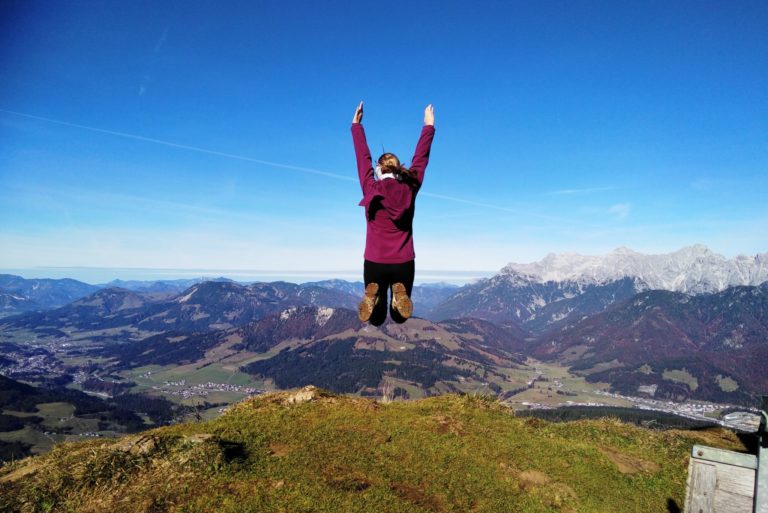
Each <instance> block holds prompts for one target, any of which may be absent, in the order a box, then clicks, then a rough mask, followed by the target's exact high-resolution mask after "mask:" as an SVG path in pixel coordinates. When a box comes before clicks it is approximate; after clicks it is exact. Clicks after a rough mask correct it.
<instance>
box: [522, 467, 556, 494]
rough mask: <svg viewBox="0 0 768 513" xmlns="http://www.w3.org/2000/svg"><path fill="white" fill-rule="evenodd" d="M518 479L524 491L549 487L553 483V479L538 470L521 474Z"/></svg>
mask: <svg viewBox="0 0 768 513" xmlns="http://www.w3.org/2000/svg"><path fill="white" fill-rule="evenodd" d="M517 477H518V479H520V487H521V488H522V489H523V490H530V489H531V488H535V487H539V486H544V485H548V484H549V483H551V482H552V478H551V477H549V476H548V475H546V474H545V473H544V472H539V471H538V470H525V471H523V472H520V473H519V474H518V475H517Z"/></svg>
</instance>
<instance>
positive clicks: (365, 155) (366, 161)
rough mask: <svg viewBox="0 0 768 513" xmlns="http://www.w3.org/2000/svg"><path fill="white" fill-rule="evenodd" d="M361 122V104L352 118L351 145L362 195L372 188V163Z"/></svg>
mask: <svg viewBox="0 0 768 513" xmlns="http://www.w3.org/2000/svg"><path fill="white" fill-rule="evenodd" d="M362 120H363V102H360V105H358V106H357V109H355V115H354V116H352V143H353V144H354V146H355V159H356V160H357V176H358V178H359V179H360V188H361V189H362V190H363V195H365V194H366V192H367V191H368V189H369V188H370V187H373V183H374V179H373V161H372V159H371V150H369V149H368V142H367V141H366V139H365V130H363V125H361V124H360V122H361V121H362Z"/></svg>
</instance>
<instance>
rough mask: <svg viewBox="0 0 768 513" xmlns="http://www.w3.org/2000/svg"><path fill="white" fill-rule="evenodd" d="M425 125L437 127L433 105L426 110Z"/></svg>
mask: <svg viewBox="0 0 768 513" xmlns="http://www.w3.org/2000/svg"><path fill="white" fill-rule="evenodd" d="M360 105H362V103H360ZM424 124H425V125H429V126H435V108H434V107H433V106H432V104H431V103H430V104H429V105H427V108H426V109H424Z"/></svg>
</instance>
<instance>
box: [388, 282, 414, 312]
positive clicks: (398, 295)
mask: <svg viewBox="0 0 768 513" xmlns="http://www.w3.org/2000/svg"><path fill="white" fill-rule="evenodd" d="M392 308H393V309H394V310H395V311H396V312H397V313H399V314H400V315H402V316H403V319H408V318H409V317H410V316H411V314H412V313H413V302H412V301H411V298H409V297H408V292H407V291H406V290H405V285H403V284H402V283H400V282H398V283H395V284H393V285H392Z"/></svg>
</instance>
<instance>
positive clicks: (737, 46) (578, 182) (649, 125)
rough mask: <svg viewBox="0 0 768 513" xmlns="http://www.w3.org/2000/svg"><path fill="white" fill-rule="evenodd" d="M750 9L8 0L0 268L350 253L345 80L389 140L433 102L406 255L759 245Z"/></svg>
mask: <svg viewBox="0 0 768 513" xmlns="http://www.w3.org/2000/svg"><path fill="white" fill-rule="evenodd" d="M767 27H768V3H766V2H764V1H753V2H750V1H743V2H733V1H724V2H707V1H695V2H669V1H658V2H655V1H637V2H582V1H571V2H555V1H544V2H466V1H460V2H459V1H440V2H436V1H435V2H418V1H416V2H413V1H409V2H375V3H374V2H360V1H349V2H342V1H339V2H316V1H296V2H280V1H250V2H246V1H243V2H229V1H221V2H203V1H192V2H156V1H152V2H139V1H131V2H117V1H100V2H80V1H50V2H40V1H35V0H31V1H28V0H19V1H4V2H2V4H1V5H0V69H2V75H1V76H0V109H2V110H1V111H0V248H2V249H1V250H0V268H1V269H19V268H30V267H40V266H43V267H45V266H61V267H118V268H126V267H129V268H163V269H179V270H184V269H195V270H199V269H215V270H222V271H226V270H235V269H240V270H243V269H260V270H272V271H293V272H295V271H326V270H329V271H333V272H337V273H339V274H340V273H341V271H352V272H353V273H355V272H357V270H358V269H361V267H362V251H363V246H364V236H365V221H364V217H363V213H362V209H361V208H360V207H358V206H357V202H358V201H359V199H360V191H359V187H358V185H357V184H356V182H355V168H354V157H353V153H352V145H351V138H350V135H349V123H350V120H351V117H352V114H353V111H354V108H355V105H356V104H357V102H359V101H360V100H364V101H365V105H366V113H365V119H364V124H365V125H366V129H367V133H368V138H369V143H370V145H371V147H372V150H373V152H374V153H378V152H379V151H380V149H381V147H382V145H383V146H384V147H385V148H386V150H387V151H393V152H395V153H397V154H399V155H400V156H401V158H402V159H403V160H405V161H406V162H407V161H409V160H410V156H411V152H412V151H413V148H414V146H415V143H416V138H417V136H418V133H419V130H420V126H421V123H422V112H423V109H424V107H425V106H426V105H427V104H428V103H433V104H434V105H435V115H436V128H437V134H436V137H435V142H434V145H433V156H432V160H431V162H430V165H429V168H428V170H427V178H426V180H425V183H424V187H423V189H422V191H423V193H424V194H423V195H422V196H420V197H419V200H418V202H417V211H416V220H415V243H416V253H417V258H416V260H417V268H418V269H421V270H440V271H446V270H455V271H463V270H472V271H495V270H497V269H498V268H500V267H502V266H503V265H505V264H506V263H508V262H510V261H516V262H527V261H532V260H536V259H539V258H541V257H543V256H545V255H546V254H547V253H549V252H565V251H570V252H580V253H588V254H600V253H605V252H607V251H609V250H611V249H613V248H615V247H617V246H628V247H631V248H633V249H636V250H638V251H643V252H653V253H662V252H668V251H673V250H676V249H678V248H679V247H681V246H683V245H689V244H693V243H703V244H706V245H708V246H709V247H711V248H712V249H713V250H715V251H718V252H720V253H722V254H724V255H726V256H735V255H736V254H739V253H746V254H754V253H757V252H764V251H766V250H768V201H766V200H768V194H767V193H766V187H767V186H768V29H767ZM9 111H10V112H9ZM11 112H13V113H11ZM19 114H25V115H26V116H24V115H19ZM31 116H34V117H31ZM43 118H44V119H43ZM86 127H88V128H86ZM94 129H97V130H94ZM120 134H123V135H120ZM133 136H138V137H139V138H137V137H133ZM142 138H143V139H142ZM174 145H176V146H174ZM196 149H197V150H205V151H196ZM260 161H262V162H260ZM263 161H267V162H272V163H277V164H282V165H285V166H295V167H301V168H308V169H309V170H318V171H322V172H325V173H328V174H318V173H314V172H310V171H307V170H297V169H293V168H291V167H279V166H274V165H270V164H266V163H264V162H263ZM195 272H197V271H195ZM78 273H79V274H78V275H77V276H76V277H80V278H84V279H85V278H88V276H87V272H86V271H82V270H81V271H78ZM38 274H41V273H38ZM42 274H45V273H44V272H43V273H42ZM49 274H50V273H49ZM107 274H108V273H107Z"/></svg>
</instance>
